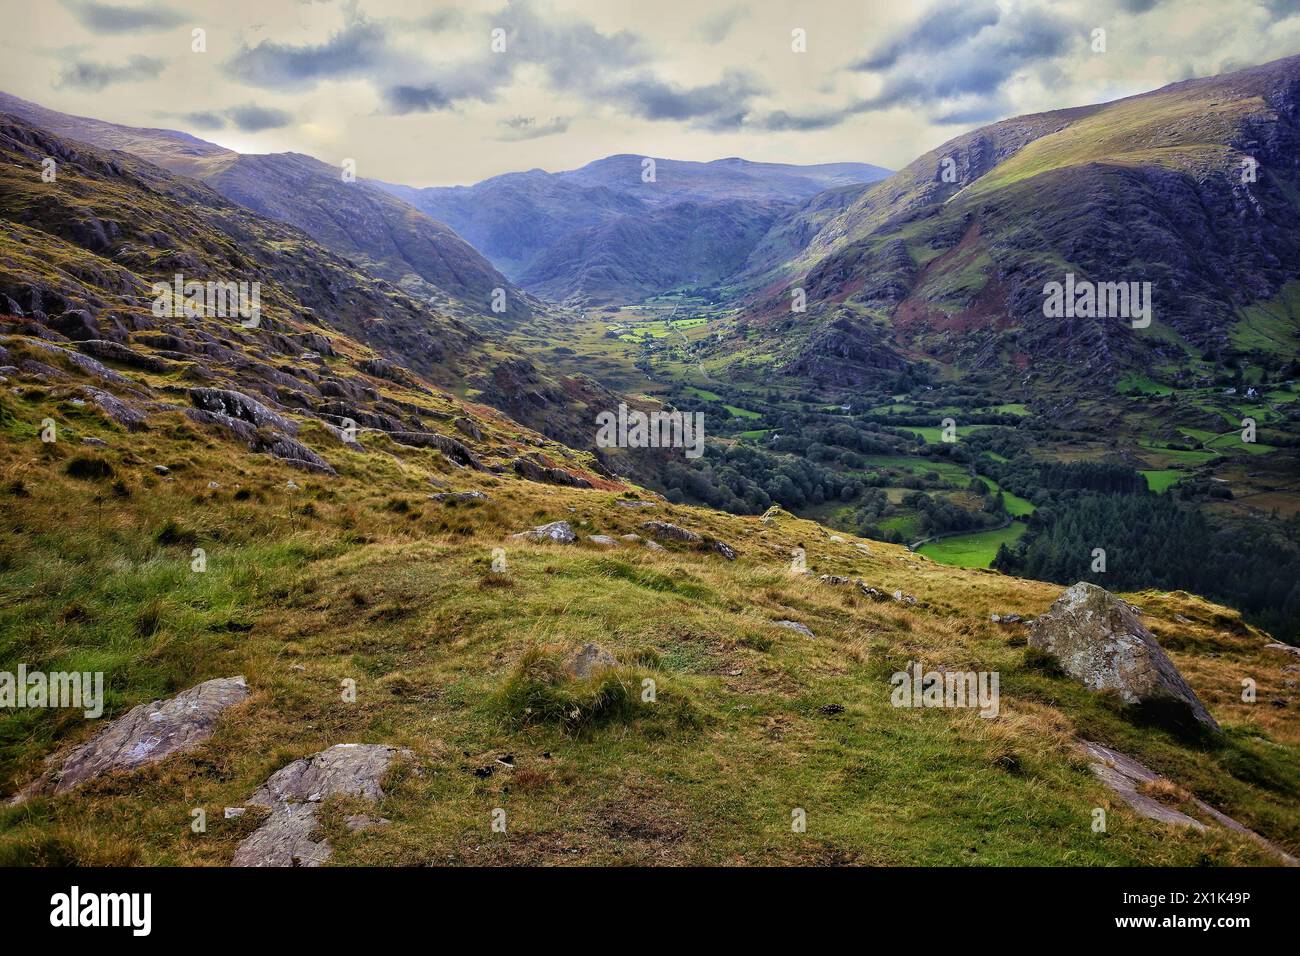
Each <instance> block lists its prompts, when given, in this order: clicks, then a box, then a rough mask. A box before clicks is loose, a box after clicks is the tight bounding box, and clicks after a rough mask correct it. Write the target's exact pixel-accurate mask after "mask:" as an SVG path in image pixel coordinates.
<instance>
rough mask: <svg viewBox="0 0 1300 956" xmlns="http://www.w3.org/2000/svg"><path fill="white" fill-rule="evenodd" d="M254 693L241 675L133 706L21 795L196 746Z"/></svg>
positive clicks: (56, 789)
mask: <svg viewBox="0 0 1300 956" xmlns="http://www.w3.org/2000/svg"><path fill="white" fill-rule="evenodd" d="M248 694H249V690H248V685H247V684H246V683H245V682H244V678H243V677H242V676H238V677H219V678H217V679H215V680H209V681H204V682H203V683H202V684H198V685H196V686H194V687H191V688H190V689H189V690H186V691H183V692H181V693H179V694H177V695H176V696H175V697H172V698H170V699H168V700H155V701H151V702H150V703H148V704H141V705H139V706H138V707H133V708H132V709H131V710H129V711H127V713H125V714H124V715H123V716H121V717H119V718H118V719H117V720H115V721H113V722H112V723H111V724H109V725H108V726H107V727H105V728H104V729H103V730H102V731H100V732H99V733H98V734H96V735H95V736H94V737H92V738H91V739H90V740H88V741H87V742H86V743H84V744H82V745H81V746H79V747H77V748H76V749H75V750H73V751H72V752H71V753H70V754H68V755H67V756H66V757H64V758H63V759H62V760H61V761H59V766H58V768H57V769H56V770H54V771H52V772H51V773H49V774H47V775H46V776H44V777H42V778H41V779H40V780H38V781H37V782H36V783H34V784H33V785H32V786H30V787H28V788H27V790H26V791H24V793H23V794H22V795H21V796H20V799H21V797H25V796H30V795H32V794H35V793H46V792H49V793H56V794H58V793H64V792H66V791H68V790H71V789H72V788H74V787H76V786H79V785H80V784H82V783H85V782H86V781H87V780H92V779H94V778H95V777H98V776H101V775H102V774H105V773H108V772H110V771H113V770H132V769H134V768H136V767H140V766H143V765H145V764H151V763H157V762H158V761H160V760H162V759H163V758H164V757H167V756H170V755H171V754H174V753H177V752H183V751H186V750H191V749H193V748H194V747H196V746H198V745H199V744H200V743H202V742H203V741H205V740H207V739H208V738H209V737H211V736H212V732H213V730H214V728H215V727H216V723H217V718H218V717H220V716H221V714H222V712H224V711H225V710H226V709H227V708H229V707H233V706H234V705H235V704H238V703H241V702H242V701H244V700H245V699H247V697H248Z"/></svg>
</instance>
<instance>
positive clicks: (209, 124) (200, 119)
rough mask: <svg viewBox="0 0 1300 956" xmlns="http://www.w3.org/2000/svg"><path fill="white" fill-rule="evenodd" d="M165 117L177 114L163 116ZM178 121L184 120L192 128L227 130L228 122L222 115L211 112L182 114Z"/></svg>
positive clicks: (202, 111) (201, 111)
mask: <svg viewBox="0 0 1300 956" xmlns="http://www.w3.org/2000/svg"><path fill="white" fill-rule="evenodd" d="M162 115H164V116H168V115H176V114H162ZM177 118H178V119H182V120H184V121H185V122H186V123H188V124H189V125H191V126H194V127H197V128H198V129H225V128H226V120H225V117H223V116H222V115H221V114H220V113H214V112H212V111H210V110H200V111H198V112H197V113H181V114H179V116H177Z"/></svg>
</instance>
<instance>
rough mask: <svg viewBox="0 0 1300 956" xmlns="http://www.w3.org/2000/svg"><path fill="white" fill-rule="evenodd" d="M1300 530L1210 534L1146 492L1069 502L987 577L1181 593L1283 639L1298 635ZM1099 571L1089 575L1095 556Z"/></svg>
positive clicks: (1046, 511) (1190, 512)
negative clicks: (1231, 610) (1232, 610)
mask: <svg viewBox="0 0 1300 956" xmlns="http://www.w3.org/2000/svg"><path fill="white" fill-rule="evenodd" d="M1297 542H1300V521H1297V520H1296V519H1292V520H1291V521H1289V522H1285V523H1283V524H1282V525H1281V526H1280V527H1279V526H1278V525H1276V524H1272V523H1264V522H1258V521H1245V520H1240V519H1238V520H1233V521H1231V522H1222V523H1219V524H1214V523H1212V522H1210V521H1209V520H1207V518H1206V517H1205V516H1204V515H1203V514H1202V513H1201V512H1199V511H1196V510H1194V509H1192V508H1188V507H1185V506H1183V505H1181V504H1180V503H1179V502H1178V501H1176V500H1175V499H1173V498H1171V497H1168V496H1165V495H1157V494H1152V493H1149V492H1143V493H1139V494H1106V493H1103V492H1096V491H1082V492H1069V493H1067V494H1065V495H1062V496H1060V497H1058V498H1057V499H1055V500H1053V501H1052V502H1051V503H1049V504H1046V505H1043V506H1041V507H1039V509H1038V510H1037V512H1035V514H1034V515H1033V517H1032V518H1031V519H1030V522H1029V531H1028V532H1027V533H1026V535H1025V537H1024V538H1022V539H1021V541H1020V542H1019V544H1018V545H1017V547H1016V548H1015V549H1010V548H1008V547H1007V546H1006V545H1003V546H1002V548H1001V549H1000V550H999V551H998V555H997V557H996V558H995V559H994V561H993V567H995V568H997V569H998V570H1000V571H1004V572H1006V573H1008V574H1015V575H1018V576H1021V577H1029V578H1038V579H1039V580H1044V581H1055V582H1057V583H1059V584H1073V583H1074V582H1076V581H1092V582H1093V583H1095V584H1100V585H1102V586H1103V587H1106V588H1107V589H1109V590H1118V591H1126V590H1141V589H1144V588H1160V589H1164V590H1175V589H1182V590H1186V591H1192V592H1195V593H1197V594H1202V595H1205V596H1206V597H1209V598H1213V599H1215V600H1220V601H1222V602H1224V603H1225V604H1229V605H1232V606H1233V607H1236V608H1239V609H1240V610H1241V611H1242V613H1243V614H1244V615H1245V616H1246V618H1247V619H1248V620H1250V621H1252V622H1253V623H1255V624H1258V625H1259V626H1260V627H1263V628H1265V629H1266V630H1268V631H1270V632H1271V633H1273V634H1275V635H1277V636H1279V637H1285V638H1289V639H1294V638H1295V637H1296V636H1297V635H1300V544H1297ZM1097 548H1101V549H1103V550H1104V552H1105V571H1104V572H1094V571H1093V570H1092V568H1093V567H1094V564H1095V562H1096V558H1095V557H1094V550H1095V549H1097Z"/></svg>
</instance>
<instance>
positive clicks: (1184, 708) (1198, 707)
mask: <svg viewBox="0 0 1300 956" xmlns="http://www.w3.org/2000/svg"><path fill="white" fill-rule="evenodd" d="M1029 646H1030V647H1036V648H1039V649H1041V650H1045V651H1049V652H1051V653H1052V654H1054V655H1055V656H1056V657H1057V658H1058V659H1059V660H1060V662H1061V666H1062V667H1063V668H1064V669H1065V672H1066V673H1067V674H1069V675H1070V676H1071V677H1073V678H1075V679H1076V680H1079V681H1082V682H1083V683H1084V684H1085V685H1086V686H1087V687H1088V688H1089V689H1090V690H1107V689H1112V690H1115V691H1118V692H1119V695H1120V697H1121V698H1122V699H1123V700H1124V702H1125V703H1128V704H1135V705H1140V706H1143V707H1146V708H1151V709H1152V710H1153V712H1155V713H1158V714H1160V715H1162V716H1167V717H1168V719H1170V720H1171V721H1172V722H1174V723H1177V724H1182V725H1184V726H1186V725H1187V724H1188V721H1189V720H1192V721H1195V722H1197V723H1199V724H1200V725H1201V726H1203V727H1205V728H1206V729H1208V730H1212V731H1215V732H1218V731H1219V725H1218V724H1217V723H1215V721H1214V718H1213V717H1211V716H1210V713H1209V711H1207V710H1206V709H1205V706H1204V705H1203V704H1202V703H1201V701H1200V699H1199V698H1198V697H1197V696H1196V694H1195V692H1193V690H1192V689H1191V687H1189V686H1188V685H1187V681H1185V680H1183V675H1182V674H1180V673H1178V668H1176V667H1175V666H1174V664H1173V662H1172V661H1171V660H1170V659H1169V658H1168V656H1166V654H1165V652H1164V651H1163V650H1161V648H1160V645H1159V643H1157V641H1156V639H1155V636H1154V635H1153V634H1152V633H1151V632H1150V631H1149V630H1147V628H1146V626H1145V625H1143V623H1142V622H1141V621H1140V620H1138V616H1137V612H1136V611H1134V609H1133V608H1132V607H1131V606H1129V605H1128V604H1125V603H1124V602H1123V601H1121V600H1119V599H1118V598H1116V597H1115V596H1114V595H1113V594H1111V593H1110V592H1109V591H1107V590H1106V589H1105V588H1100V587H1097V585H1095V584H1088V583H1087V582H1083V581H1081V582H1079V583H1078V584H1076V585H1074V586H1072V587H1070V588H1068V589H1066V591H1065V592H1064V593H1063V594H1062V595H1061V596H1060V597H1059V598H1057V599H1056V602H1055V603H1054V604H1053V605H1052V607H1051V609H1050V610H1049V611H1048V612H1047V613H1046V614H1044V615H1042V616H1041V617H1038V618H1036V619H1035V620H1034V622H1033V623H1032V624H1030V626H1029Z"/></svg>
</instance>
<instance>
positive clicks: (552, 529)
mask: <svg viewBox="0 0 1300 956" xmlns="http://www.w3.org/2000/svg"><path fill="white" fill-rule="evenodd" d="M511 537H512V538H523V539H524V540H525V541H534V542H537V543H539V544H540V543H542V542H545V541H555V542H557V543H559V544H573V542H575V541H577V540H578V536H577V535H576V534H574V533H573V529H572V528H571V527H569V522H567V521H552V522H551V523H550V524H540V525H538V526H537V527H536V528H533V529H532V530H530V531H521V532H519V534H513V535H511Z"/></svg>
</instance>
